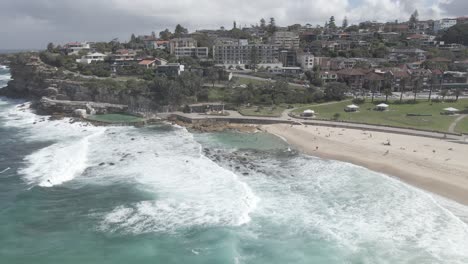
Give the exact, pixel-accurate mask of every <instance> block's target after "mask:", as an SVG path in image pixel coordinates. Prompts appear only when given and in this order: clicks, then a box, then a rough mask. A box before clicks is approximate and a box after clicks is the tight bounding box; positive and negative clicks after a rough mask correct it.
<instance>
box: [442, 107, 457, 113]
mask: <svg viewBox="0 0 468 264" xmlns="http://www.w3.org/2000/svg"><path fill="white" fill-rule="evenodd" d="M444 111H447V112H459V111H460V110H458V109H456V108H453V107H449V108H445V109H444Z"/></svg>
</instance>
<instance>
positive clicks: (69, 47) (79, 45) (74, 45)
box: [64, 42, 91, 54]
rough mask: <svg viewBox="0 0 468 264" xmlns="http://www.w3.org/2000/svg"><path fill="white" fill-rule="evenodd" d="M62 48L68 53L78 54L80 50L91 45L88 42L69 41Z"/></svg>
mask: <svg viewBox="0 0 468 264" xmlns="http://www.w3.org/2000/svg"><path fill="white" fill-rule="evenodd" d="M64 48H65V50H66V52H67V53H68V54H78V52H79V51H81V50H89V49H91V45H90V44H89V43H88V42H70V43H67V44H65V46H64Z"/></svg>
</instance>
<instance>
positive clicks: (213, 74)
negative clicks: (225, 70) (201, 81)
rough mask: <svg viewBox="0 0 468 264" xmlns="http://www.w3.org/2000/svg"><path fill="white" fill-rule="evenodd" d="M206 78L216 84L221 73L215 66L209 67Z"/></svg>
mask: <svg viewBox="0 0 468 264" xmlns="http://www.w3.org/2000/svg"><path fill="white" fill-rule="evenodd" d="M206 78H207V79H208V80H209V81H210V82H211V83H212V84H213V87H214V85H215V82H216V81H217V80H219V73H218V71H217V70H216V69H215V68H209V69H208V70H207V72H206Z"/></svg>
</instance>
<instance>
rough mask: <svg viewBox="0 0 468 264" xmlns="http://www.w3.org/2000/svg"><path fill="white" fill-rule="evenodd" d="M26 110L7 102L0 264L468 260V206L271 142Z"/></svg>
mask: <svg viewBox="0 0 468 264" xmlns="http://www.w3.org/2000/svg"><path fill="white" fill-rule="evenodd" d="M8 78H9V75H8V72H7V71H6V70H0V87H2V86H3V85H5V84H6V81H7V80H8ZM28 106H29V105H28V103H27V102H23V101H13V100H9V99H6V98H0V201H1V203H0V212H1V213H0V263H9V264H14V263H36V264H38V263H48V264H50V263H71V264H73V263H109V264H110V263H324V264H326V263H468V227H467V224H466V223H465V222H464V220H466V219H464V218H463V215H466V210H465V209H466V208H465V207H463V206H459V205H456V204H455V203H451V202H448V201H445V200H444V199H439V198H437V197H433V196H431V195H429V194H427V193H425V192H423V191H421V190H418V189H416V188H413V187H411V186H408V185H406V184H403V183H401V182H400V181H398V180H395V179H393V178H391V177H387V176H385V175H382V174H379V173H376V172H373V171H370V170H367V169H365V168H362V167H359V166H355V165H352V164H348V163H343V162H338V161H332V160H323V159H319V158H315V157H311V156H307V155H304V154H301V153H299V152H297V151H295V150H294V148H293V147H291V146H289V145H288V144H287V143H286V142H284V141H283V140H282V139H280V138H277V137H275V136H273V135H270V134H265V133H254V134H246V133H239V132H223V133H195V132H190V131H187V130H186V129H185V128H182V127H178V126H172V125H170V124H159V125H154V126H149V127H144V128H134V127H94V126H91V125H88V124H85V123H80V122H73V121H72V120H70V119H64V120H49V118H48V117H44V116H37V115H35V114H34V113H33V112H32V111H31V110H30V109H29V107H28Z"/></svg>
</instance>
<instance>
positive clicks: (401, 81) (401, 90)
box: [400, 78, 406, 103]
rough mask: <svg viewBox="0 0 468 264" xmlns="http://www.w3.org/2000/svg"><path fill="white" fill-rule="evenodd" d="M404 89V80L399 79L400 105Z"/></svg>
mask: <svg viewBox="0 0 468 264" xmlns="http://www.w3.org/2000/svg"><path fill="white" fill-rule="evenodd" d="M405 89H406V78H401V80H400V103H401V102H402V101H403V93H404V92H405Z"/></svg>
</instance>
